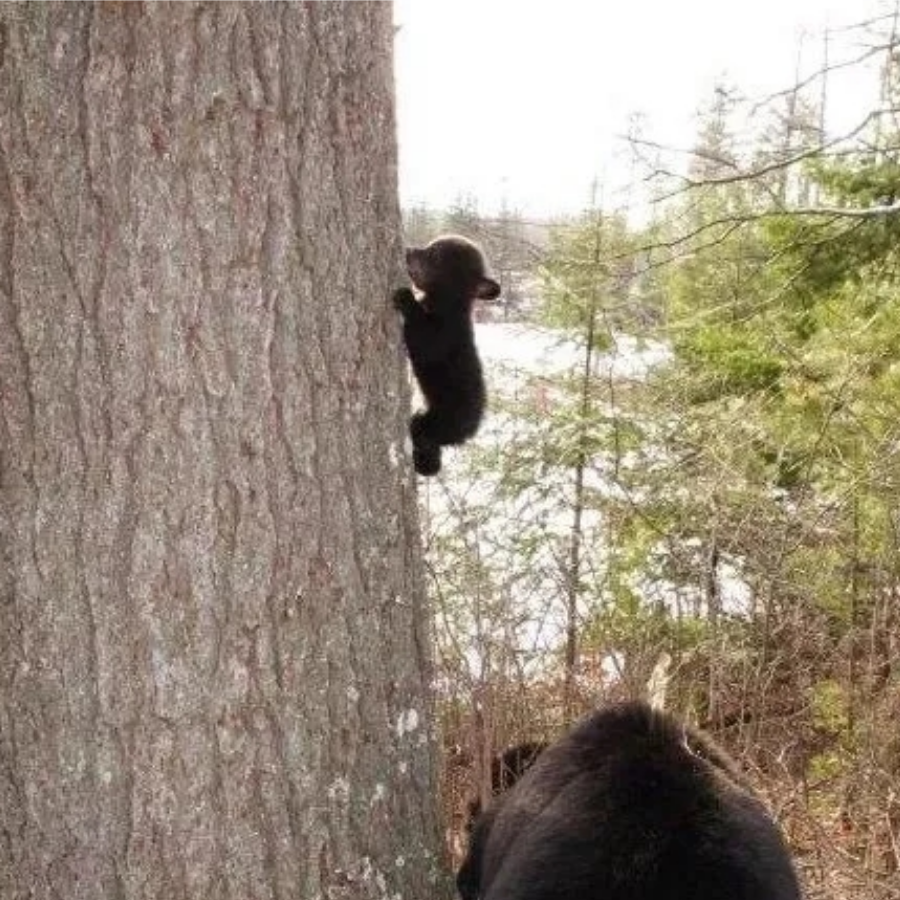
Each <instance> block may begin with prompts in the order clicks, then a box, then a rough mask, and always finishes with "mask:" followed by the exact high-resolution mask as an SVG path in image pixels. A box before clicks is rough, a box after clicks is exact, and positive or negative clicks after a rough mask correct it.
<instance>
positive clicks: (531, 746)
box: [466, 741, 548, 831]
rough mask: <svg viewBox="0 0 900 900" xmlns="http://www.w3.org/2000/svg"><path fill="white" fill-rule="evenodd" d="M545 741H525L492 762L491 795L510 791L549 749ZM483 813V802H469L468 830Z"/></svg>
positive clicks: (477, 800) (495, 757)
mask: <svg viewBox="0 0 900 900" xmlns="http://www.w3.org/2000/svg"><path fill="white" fill-rule="evenodd" d="M547 747H548V744H547V743H545V742H544V741H523V742H522V743H521V744H514V745H513V746H512V747H507V748H506V750H504V751H503V752H502V753H498V754H496V755H495V756H494V758H493V759H492V760H491V794H492V796H494V797H496V796H497V795H498V794H503V793H505V792H506V791H508V790H509V789H510V788H511V787H512V786H513V785H514V784H515V783H516V782H517V781H518V780H519V779H520V778H521V777H522V776H523V775H524V774H525V773H526V772H527V771H528V770H529V769H530V768H531V766H532V765H533V764H534V761H535V760H536V759H537V758H538V757H539V756H540V755H541V754H542V753H543V752H544V751H545V750H546V749H547ZM480 813H481V801H480V800H479V799H478V798H477V797H476V798H475V799H474V800H471V801H469V818H468V821H467V822H466V830H467V831H471V830H472V828H473V827H474V825H475V820H476V819H477V818H478V816H479V814H480Z"/></svg>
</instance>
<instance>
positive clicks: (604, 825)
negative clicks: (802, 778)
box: [457, 703, 800, 900]
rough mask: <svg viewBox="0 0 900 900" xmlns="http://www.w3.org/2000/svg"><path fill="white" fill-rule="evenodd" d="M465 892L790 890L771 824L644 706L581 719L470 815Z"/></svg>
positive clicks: (550, 898) (687, 898) (536, 896)
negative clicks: (474, 817) (472, 825)
mask: <svg viewBox="0 0 900 900" xmlns="http://www.w3.org/2000/svg"><path fill="white" fill-rule="evenodd" d="M457 887H458V889H459V892H460V895H461V896H462V897H463V898H464V900H800V888H799V885H798V881H797V876H796V874H795V872H794V868H793V865H792V863H791V858H790V855H789V853H788V850H787V847H786V846H785V843H784V840H783V838H782V836H781V833H780V831H779V830H778V826H777V825H776V824H775V823H774V822H773V821H772V819H771V818H770V817H769V814H768V812H767V811H766V809H765V807H764V806H763V804H762V803H761V802H760V801H759V800H758V799H757V798H756V796H755V795H754V794H753V792H752V789H750V787H749V785H748V784H747V783H746V782H745V780H744V778H743V776H742V775H741V773H740V771H739V770H738V769H737V767H736V766H735V765H734V763H732V762H731V760H730V759H729V758H728V757H727V755H726V754H725V753H724V752H723V751H722V750H720V749H719V748H718V747H716V745H715V744H713V743H712V741H711V740H710V739H709V738H707V737H706V736H704V735H702V734H700V733H699V732H695V731H694V730H693V729H691V728H688V727H687V726H686V725H684V724H683V723H681V722H679V721H678V720H676V719H675V718H673V717H672V716H669V715H666V714H665V713H662V712H659V711H657V710H653V709H651V708H650V707H649V706H647V705H646V704H644V703H623V704H618V705H614V706H611V707H608V708H606V709H603V710H600V711H598V712H595V713H593V714H592V715H589V716H588V717H587V718H585V719H583V720H582V721H581V722H580V723H578V724H576V725H575V727H574V728H573V729H572V730H571V731H570V732H569V734H568V735H566V736H565V737H563V738H562V739H561V740H559V741H558V742H556V743H555V744H553V745H552V746H550V747H549V748H548V749H546V750H544V751H543V752H542V753H541V754H540V755H539V756H538V757H537V759H536V760H535V761H534V763H533V765H531V766H530V767H529V768H528V769H527V771H526V772H525V773H524V774H523V776H522V777H521V779H520V780H519V781H517V782H516V783H515V784H514V785H513V786H512V787H511V788H510V789H509V790H508V791H507V792H506V793H505V794H502V795H500V796H499V797H497V798H496V799H495V800H494V801H493V802H492V803H491V804H490V805H489V806H488V807H487V808H486V809H485V810H484V811H483V812H482V813H481V814H480V815H479V816H478V818H477V820H476V823H475V828H474V829H473V831H472V834H471V838H470V841H469V850H468V855H467V857H466V859H465V861H464V862H463V865H462V867H461V868H460V870H459V873H458V875H457Z"/></svg>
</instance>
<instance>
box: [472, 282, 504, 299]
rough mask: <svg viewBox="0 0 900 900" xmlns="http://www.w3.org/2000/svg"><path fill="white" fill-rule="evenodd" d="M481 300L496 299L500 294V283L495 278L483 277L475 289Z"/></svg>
mask: <svg viewBox="0 0 900 900" xmlns="http://www.w3.org/2000/svg"><path fill="white" fill-rule="evenodd" d="M475 296H476V297H477V298H478V299H479V300H496V299H497V298H498V297H499V296H500V285H499V284H497V282H496V281H494V279H493V278H487V277H485V278H482V279H481V281H479V282H478V287H477V288H476V289H475Z"/></svg>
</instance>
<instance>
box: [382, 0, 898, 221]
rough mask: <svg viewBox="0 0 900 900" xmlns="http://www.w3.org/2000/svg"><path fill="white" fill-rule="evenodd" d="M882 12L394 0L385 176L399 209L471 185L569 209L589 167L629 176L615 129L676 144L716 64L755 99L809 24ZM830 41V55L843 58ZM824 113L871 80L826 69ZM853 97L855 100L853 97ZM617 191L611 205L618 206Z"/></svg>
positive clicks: (814, 30) (766, 0)
mask: <svg viewBox="0 0 900 900" xmlns="http://www.w3.org/2000/svg"><path fill="white" fill-rule="evenodd" d="M888 4H890V9H893V5H894V0H749V2H748V0H740V2H737V0H733V2H729V0H554V2H552V3H551V2H548V0H537V2H535V0H519V2H509V0H395V11H394V17H395V21H396V24H397V26H398V27H399V31H398V33H397V38H396V67H397V90H398V116H399V139H400V183H401V196H402V199H403V203H404V205H410V204H413V203H418V202H425V203H427V204H429V205H432V206H446V205H449V204H451V203H452V202H453V201H454V200H455V199H457V198H458V197H460V196H463V195H471V196H472V197H473V198H474V199H475V200H476V202H477V205H478V208H479V209H480V210H481V211H482V212H492V211H494V210H496V209H497V207H499V205H500V203H501V201H502V200H503V199H504V198H505V199H506V200H507V202H508V203H509V205H510V206H511V207H512V208H514V209H519V210H520V211H521V212H523V213H524V214H526V215H531V216H543V215H550V214H554V213H561V212H573V211H577V210H579V209H583V208H584V207H585V206H587V205H588V203H589V200H590V185H591V182H592V181H593V180H594V178H595V177H597V178H599V179H600V181H601V182H603V183H604V184H605V185H607V186H608V187H607V188H606V191H608V192H611V193H612V194H616V187H615V186H616V185H622V184H624V183H625V182H626V181H628V180H629V173H630V171H631V170H630V164H629V162H628V159H629V158H630V157H629V154H628V152H627V150H626V148H625V147H624V145H623V143H622V141H621V140H619V139H617V137H616V136H617V135H621V134H623V133H625V132H626V131H627V130H628V123H629V118H630V116H631V115H632V114H633V113H637V112H640V113H642V114H644V116H645V117H646V118H645V122H646V124H645V125H644V127H643V134H644V136H645V137H647V138H651V139H653V140H658V141H660V142H662V143H665V144H667V145H676V146H681V147H689V146H690V144H691V142H692V138H693V134H694V127H695V124H696V119H695V113H696V110H697V108H698V107H699V106H700V105H701V104H703V103H706V102H708V101H709V99H710V98H711V96H712V91H713V87H714V85H715V83H716V81H717V79H720V78H721V77H722V76H723V75H724V76H726V77H727V79H728V80H729V82H731V83H733V84H735V85H736V86H737V87H739V88H740V90H741V91H742V93H744V94H746V95H748V96H751V97H754V98H757V97H762V96H765V95H767V94H769V93H771V92H774V91H776V90H779V89H783V88H785V87H788V86H789V85H791V84H792V83H793V80H794V72H795V68H796V65H797V56H798V44H799V43H800V40H801V38H802V37H803V36H804V35H806V38H805V40H804V43H803V51H802V54H801V66H802V69H803V71H804V72H806V73H809V72H811V71H813V70H814V69H815V68H817V67H818V66H819V65H820V63H821V59H822V46H823V41H822V39H821V34H822V32H823V30H824V28H825V27H826V26H829V27H830V28H832V29H835V28H837V27H838V26H840V25H845V24H847V23H855V22H859V21H861V20H863V19H866V18H870V17H872V16H874V15H875V14H877V13H878V12H881V13H882V14H883V13H884V12H885V11H886V9H887V7H888ZM861 39H862V36H861V35H860V34H859V33H857V34H856V35H855V43H852V44H849V45H848V43H847V40H848V39H847V38H844V42H843V46H840V47H838V46H834V45H833V46H832V51H831V59H832V62H834V61H836V60H837V59H843V58H847V57H848V56H855V55H857V54H858V53H859V52H860V51H861V48H862V44H861ZM829 97H830V101H829V121H830V123H831V124H832V125H833V126H834V128H840V127H845V126H846V125H848V124H856V122H857V121H858V120H859V119H860V118H861V117H862V116H863V115H864V114H865V113H866V112H867V111H868V110H869V109H871V108H872V107H871V98H872V97H874V82H873V79H872V76H871V75H868V76H866V77H864V76H862V75H860V74H859V73H857V74H855V75H852V74H851V75H847V74H844V75H840V76H838V75H836V76H834V77H833V78H832V79H831V81H830V83H829ZM867 104H869V105H867ZM618 202H619V201H618V200H617V201H614V205H618Z"/></svg>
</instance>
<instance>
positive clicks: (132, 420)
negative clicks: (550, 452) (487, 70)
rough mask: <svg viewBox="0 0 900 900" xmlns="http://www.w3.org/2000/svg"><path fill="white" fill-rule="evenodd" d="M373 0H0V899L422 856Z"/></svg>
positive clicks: (382, 865)
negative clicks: (56, 0)
mask: <svg viewBox="0 0 900 900" xmlns="http://www.w3.org/2000/svg"><path fill="white" fill-rule="evenodd" d="M392 43H393V25H392V17H391V8H390V5H389V4H384V3H346V4H345V3H309V4H306V3H288V4H281V3H277V4H263V3H260V4H257V3H248V4H246V5H245V4H206V3H200V4H181V3H179V4H171V5H169V4H148V5H146V6H144V5H141V4H130V3H122V4H113V3H109V4H106V3H103V4H101V3H98V4H68V3H64V4H43V3H29V4H15V5H14V4H3V5H2V6H0V897H2V898H4V900H15V898H24V897H28V898H59V897H65V898H67V900H100V898H117V900H123V898H165V900H176V898H191V900H195V898H235V900H254V898H288V897H290V898H306V897H309V898H312V897H316V898H320V897H329V898H339V897H345V896H346V897H366V898H368V897H372V898H400V897H402V898H410V900H412V898H414V897H423V896H428V895H429V894H433V893H435V890H436V888H435V881H436V879H437V878H438V872H439V870H440V860H438V859H437V857H436V854H437V852H438V846H439V837H438V834H439V833H438V829H437V825H436V809H435V805H436V799H435V798H436V796H437V794H436V790H435V782H434V772H433V758H434V754H433V752H432V751H433V747H434V741H433V735H432V727H433V726H432V722H433V719H432V715H431V711H430V709H429V701H428V696H429V683H430V677H431V675H430V656H429V646H428V645H429V638H428V623H427V618H426V616H427V611H426V609H425V608H424V605H423V604H424V592H423V583H422V578H421V571H420V557H419V553H420V550H419V538H418V528H417V521H416V511H415V497H414V485H413V482H412V478H411V475H410V471H411V469H410V465H409V462H408V460H407V459H406V456H405V453H404V451H403V449H402V448H403V439H404V434H405V422H406V416H407V411H408V399H409V398H408V390H407V384H406V374H405V360H404V356H403V354H402V350H401V348H400V338H399V327H398V324H397V322H396V320H395V317H394V314H393V312H392V310H391V309H390V304H389V300H388V298H389V293H390V290H391V288H392V287H393V286H395V285H396V283H397V282H398V278H399V275H400V271H401V270H400V268H399V263H400V259H401V255H400V250H401V248H400V238H399V235H400V217H399V209H398V201H397V184H396V144H395V123H394V107H393V74H392Z"/></svg>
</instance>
